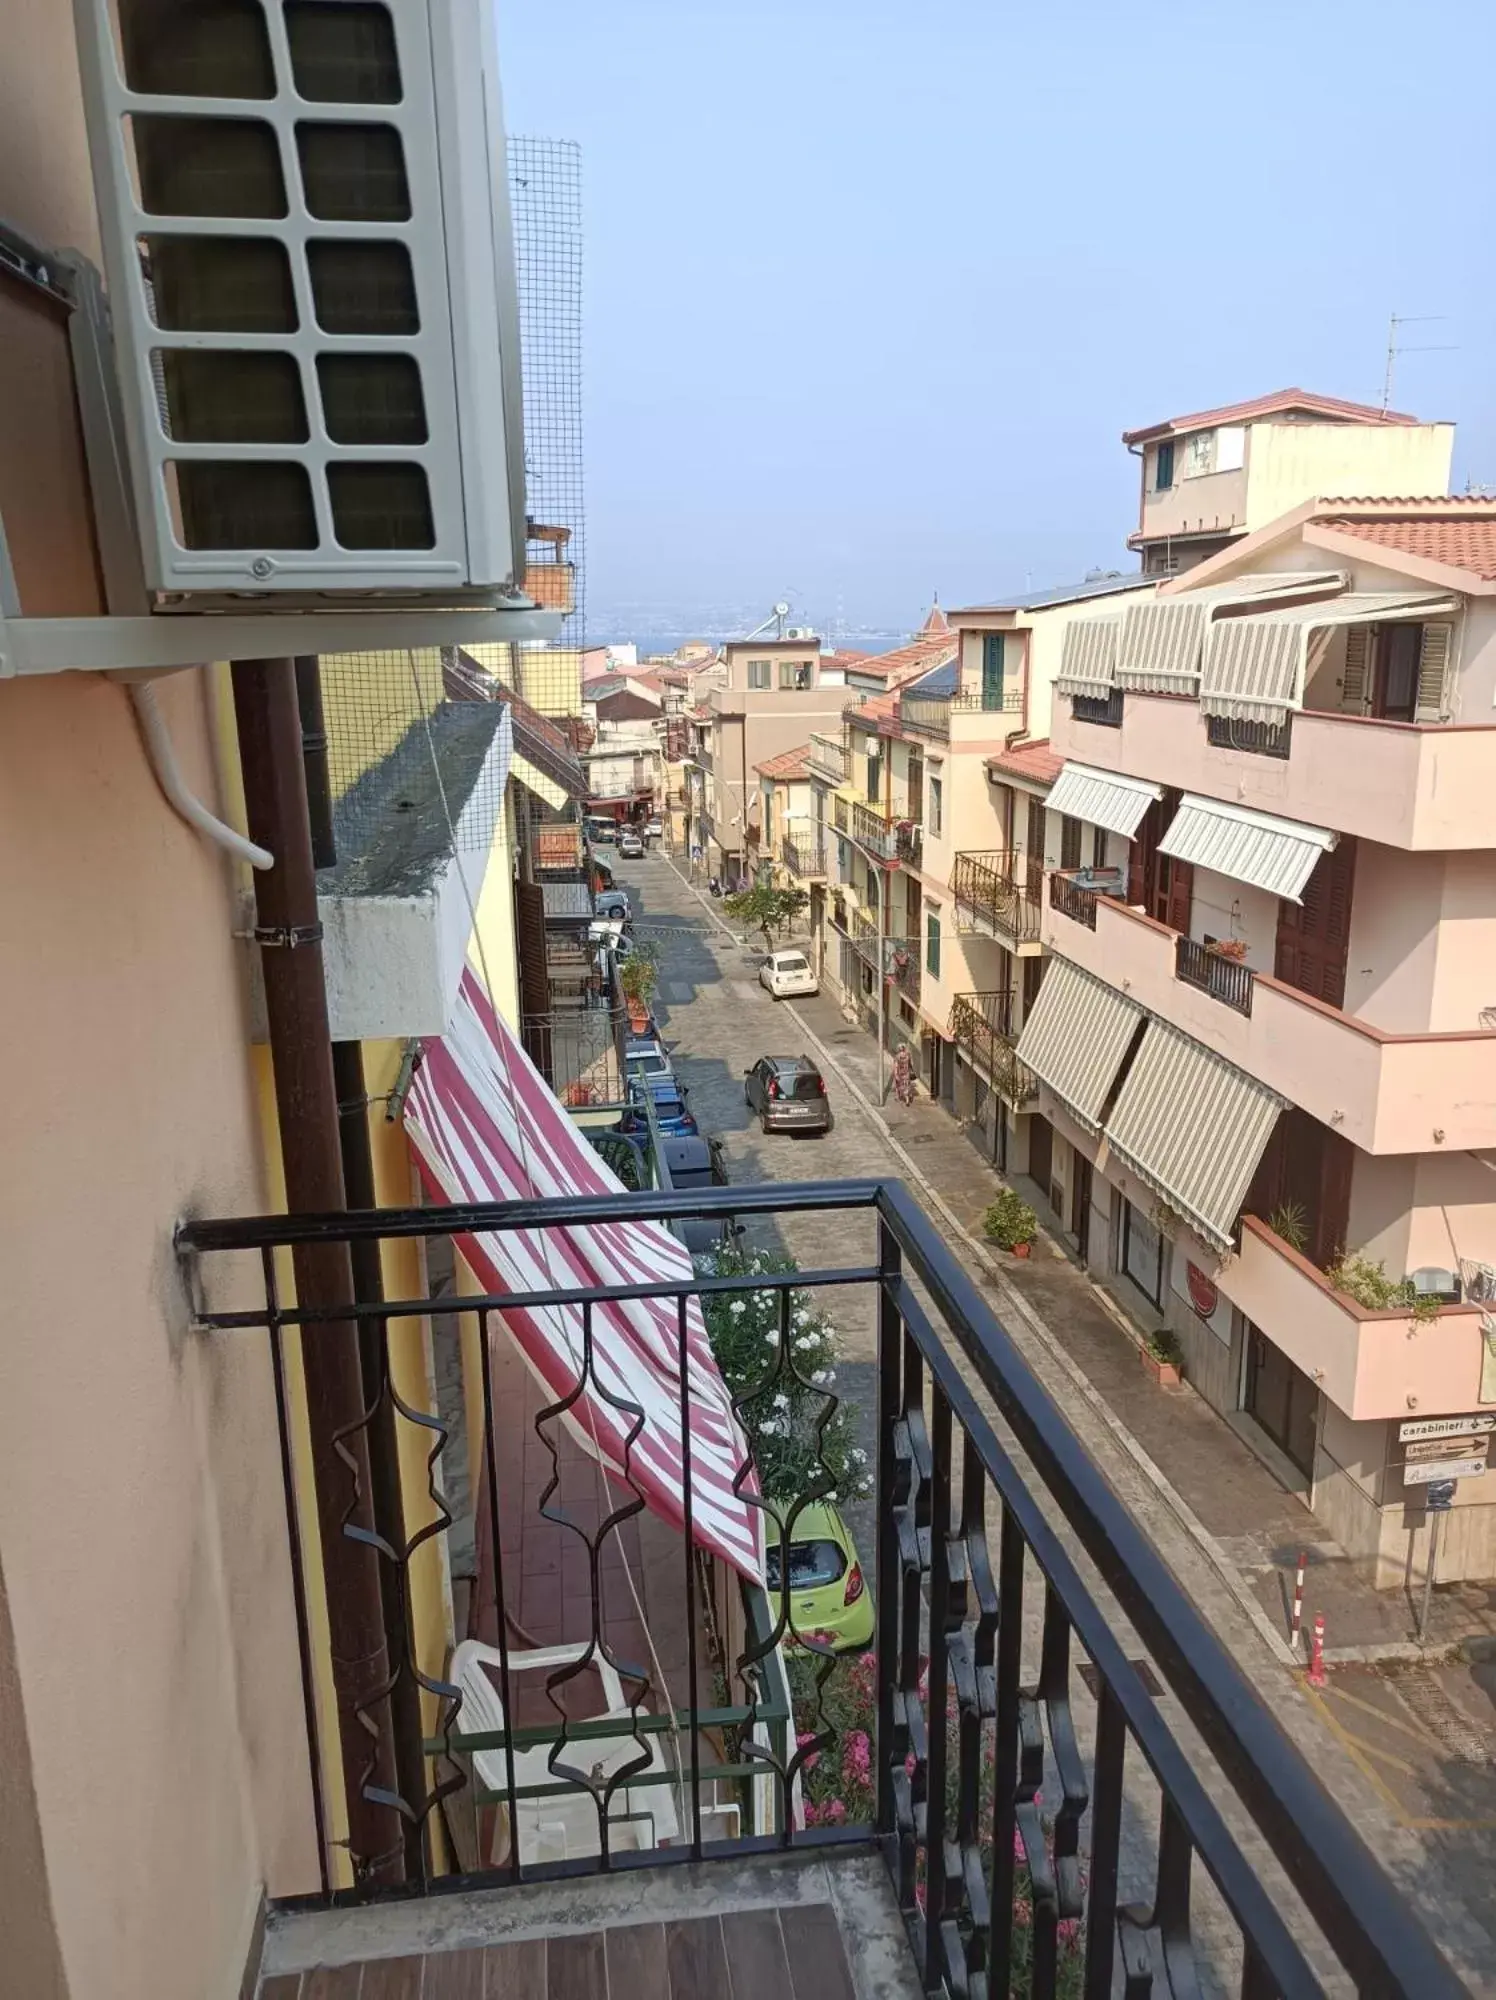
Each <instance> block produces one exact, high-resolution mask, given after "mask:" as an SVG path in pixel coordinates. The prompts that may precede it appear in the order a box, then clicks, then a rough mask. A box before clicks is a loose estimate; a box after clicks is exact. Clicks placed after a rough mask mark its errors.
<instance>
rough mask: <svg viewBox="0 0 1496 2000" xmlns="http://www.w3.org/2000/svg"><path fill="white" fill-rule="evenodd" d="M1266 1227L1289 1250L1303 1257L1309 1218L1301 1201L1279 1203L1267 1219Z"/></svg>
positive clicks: (1307, 1239)
mask: <svg viewBox="0 0 1496 2000" xmlns="http://www.w3.org/2000/svg"><path fill="white" fill-rule="evenodd" d="M1267 1226H1268V1228H1269V1229H1271V1230H1272V1232H1273V1234H1274V1235H1275V1236H1281V1237H1282V1239H1283V1241H1284V1242H1285V1243H1286V1244H1287V1245H1288V1247H1289V1249H1290V1250H1297V1251H1298V1252H1299V1254H1300V1255H1301V1256H1302V1255H1303V1251H1304V1246H1305V1244H1306V1243H1307V1242H1308V1241H1309V1217H1308V1216H1307V1215H1306V1214H1305V1212H1304V1204H1303V1203H1302V1202H1301V1201H1280V1202H1279V1203H1278V1206H1277V1207H1276V1208H1275V1209H1274V1210H1273V1212H1272V1214H1271V1215H1270V1216H1269V1217H1268V1219H1267Z"/></svg>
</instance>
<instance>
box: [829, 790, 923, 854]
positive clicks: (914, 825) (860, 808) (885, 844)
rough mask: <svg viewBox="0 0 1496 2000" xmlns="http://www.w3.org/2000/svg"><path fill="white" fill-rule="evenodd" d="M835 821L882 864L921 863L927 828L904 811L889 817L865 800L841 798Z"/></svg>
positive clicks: (834, 811) (834, 806)
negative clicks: (882, 862)
mask: <svg viewBox="0 0 1496 2000" xmlns="http://www.w3.org/2000/svg"><path fill="white" fill-rule="evenodd" d="M831 819H832V824H833V825H834V826H835V827H836V829H837V831H838V832H839V833H844V834H845V835H846V836H847V838H848V839H849V840H852V841H855V842H856V843H857V845H858V846H859V847H861V848H863V849H864V850H865V851H866V852H867V853H869V854H872V855H875V856H876V857H877V859H878V860H880V861H910V862H915V863H917V862H918V860H919V854H920V848H921V846H922V845H923V842H924V828H923V827H922V826H921V825H920V824H919V822H918V821H917V820H915V819H913V818H912V817H910V816H908V815H906V814H905V813H903V812H901V811H898V810H895V811H894V812H892V813H887V814H886V813H884V812H882V811H881V810H880V808H879V807H877V806H874V805H864V804H863V802H862V800H861V799H844V798H838V799H836V800H834V801H833V803H832V808H831Z"/></svg>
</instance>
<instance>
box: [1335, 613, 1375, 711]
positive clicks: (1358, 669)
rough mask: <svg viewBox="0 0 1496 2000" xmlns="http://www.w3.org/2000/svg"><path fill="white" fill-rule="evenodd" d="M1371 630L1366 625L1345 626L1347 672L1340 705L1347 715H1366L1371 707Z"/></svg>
mask: <svg viewBox="0 0 1496 2000" xmlns="http://www.w3.org/2000/svg"><path fill="white" fill-rule="evenodd" d="M1370 693H1371V630H1370V627H1369V626H1366V625H1347V626H1346V628H1345V673H1344V676H1343V678H1342V680H1341V683H1340V706H1341V708H1342V709H1343V710H1344V712H1345V713H1346V714H1347V715H1365V714H1366V713H1367V711H1368V709H1369V708H1370V705H1371V704H1370V701H1369V699H1368V697H1369V695H1370Z"/></svg>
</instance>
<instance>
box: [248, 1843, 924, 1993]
mask: <svg viewBox="0 0 1496 2000" xmlns="http://www.w3.org/2000/svg"><path fill="white" fill-rule="evenodd" d="M918 1992H919V1984H918V1981H917V1979H916V1977H915V1972H914V1965H913V1961H912V1960H911V1958H910V1956H909V1951H908V1946H907V1943H906V1941H905V1936H904V1930H903V1926H902V1924H901V1923H900V1921H899V1916H898V1912H897V1910H896V1908H895V1906H894V1903H893V1898H892V1895H891V1893H890V1891H889V1887H888V1881H887V1876H886V1873H885V1871H884V1867H883V1863H882V1861H881V1860H880V1859H879V1858H878V1857H877V1856H876V1855H872V1854H849V1855H847V1856H845V1857H843V1858H838V1859H833V1860H827V1861H820V1860H816V1859H805V1860H800V1859H798V1858H793V1857H791V1858H785V1857H778V1856H775V1857H770V1858H766V1859H763V1860H757V1861H748V1862H731V1861H720V1862H703V1863H702V1864H701V1865H700V1866H698V1867H681V1868H670V1869H666V1870H655V1871H649V1870H634V1871H630V1872H629V1873H627V1874H623V1875H612V1876H609V1877H606V1878H600V1877H594V1878H591V1879H585V1880H577V1881H571V1882H566V1883H555V1884H549V1885H543V1886H536V1887H534V1888H520V1889H497V1890H487V1891H484V1892H481V1893H477V1894H472V1895H458V1896H450V1897H447V1896H441V1897H434V1898H431V1899H429V1900H427V1901H424V1902H410V1903H398V1904H396V1903H392V1904H386V1905H381V1906H379V1907H377V1908H370V1909H362V1910H352V1909H350V1910H338V1911H333V1912H329V1913H319V1914H315V1915H309V1916H294V1917H286V1918H280V1919H272V1922H271V1927H270V1931H269V1935H268V1937H267V1939H266V1946H265V1973H264V1978H263V1980H262V1983H261V1986H260V2000H781V1996H782V2000H914V1996H916V1995H917V1994H918Z"/></svg>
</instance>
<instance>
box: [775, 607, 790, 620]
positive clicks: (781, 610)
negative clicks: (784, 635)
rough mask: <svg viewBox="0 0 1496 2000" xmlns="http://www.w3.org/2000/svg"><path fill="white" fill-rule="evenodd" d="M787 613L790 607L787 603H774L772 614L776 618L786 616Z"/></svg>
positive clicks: (787, 615) (788, 613)
mask: <svg viewBox="0 0 1496 2000" xmlns="http://www.w3.org/2000/svg"><path fill="white" fill-rule="evenodd" d="M789 615H790V607H789V606H788V605H787V604H776V605H775V606H774V616H775V617H776V618H788V617H789Z"/></svg>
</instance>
